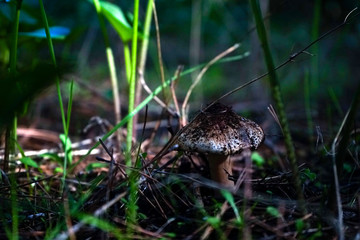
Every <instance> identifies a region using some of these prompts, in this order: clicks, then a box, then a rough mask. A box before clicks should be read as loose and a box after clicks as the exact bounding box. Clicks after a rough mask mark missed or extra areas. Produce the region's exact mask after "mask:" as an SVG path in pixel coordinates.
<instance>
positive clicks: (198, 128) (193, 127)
mask: <svg viewBox="0 0 360 240" xmlns="http://www.w3.org/2000/svg"><path fill="white" fill-rule="evenodd" d="M263 140H264V132H263V130H262V129H261V127H260V126H259V125H258V124H256V123H255V122H253V121H251V120H249V119H246V118H244V117H241V116H239V115H237V114H236V113H235V112H233V111H232V110H231V108H230V107H227V106H225V105H223V104H220V103H216V104H214V105H213V106H211V107H210V108H209V109H207V110H206V111H205V112H201V113H200V114H199V115H198V116H197V117H196V118H195V119H194V120H193V121H192V122H191V123H190V125H189V126H185V128H184V130H183V131H182V133H180V135H179V137H178V139H177V143H178V144H179V146H180V148H181V149H183V150H185V151H196V152H202V153H211V154H222V155H229V154H234V153H238V152H241V151H242V150H244V149H256V148H258V147H259V145H260V144H261V143H262V141H263Z"/></svg>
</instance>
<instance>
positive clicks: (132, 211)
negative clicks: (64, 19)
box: [125, 0, 140, 230]
mask: <svg viewBox="0 0 360 240" xmlns="http://www.w3.org/2000/svg"><path fill="white" fill-rule="evenodd" d="M139 2H140V1H139V0H134V22H133V37H132V49H131V63H132V66H131V78H130V83H129V107H128V109H129V113H131V112H132V111H134V105H135V104H134V103H135V86H136V65H137V59H136V58H137V40H138V25H139V4H140V3H139ZM133 122H134V121H133V118H130V119H129V121H128V123H127V135H126V153H125V164H126V166H127V167H128V168H127V174H128V176H129V191H130V195H129V202H128V209H127V216H126V217H127V221H129V223H130V224H135V223H136V217H137V204H136V198H137V179H136V177H135V176H137V174H132V170H131V169H130V167H132V165H133V163H132V162H133V161H132V157H131V149H132V136H133V135H132V132H133ZM134 162H135V161H134ZM129 230H130V227H129Z"/></svg>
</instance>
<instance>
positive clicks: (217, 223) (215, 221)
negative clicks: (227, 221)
mask: <svg viewBox="0 0 360 240" xmlns="http://www.w3.org/2000/svg"><path fill="white" fill-rule="evenodd" d="M206 221H207V222H208V223H209V224H210V225H211V226H213V227H214V228H217V227H219V226H220V219H219V218H217V217H208V218H206Z"/></svg>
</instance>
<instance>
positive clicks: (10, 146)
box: [4, 1, 21, 240]
mask: <svg viewBox="0 0 360 240" xmlns="http://www.w3.org/2000/svg"><path fill="white" fill-rule="evenodd" d="M14 3H15V14H14V16H15V18H14V25H13V29H12V31H13V32H12V39H11V40H12V45H11V51H10V74H11V75H12V76H15V75H16V64H17V45H18V36H19V19H20V9H21V1H15V2H14ZM16 131H17V117H16V115H15V116H14V119H13V121H12V123H11V124H10V125H9V126H7V129H6V135H5V142H6V144H5V156H4V171H5V172H7V171H8V170H9V160H10V155H12V154H15V142H16V139H17V134H16ZM10 184H11V187H10V194H11V217H12V229H11V235H10V239H12V240H17V239H19V229H18V228H19V213H18V207H19V206H18V203H17V192H16V189H17V183H16V179H15V174H11V175H10Z"/></svg>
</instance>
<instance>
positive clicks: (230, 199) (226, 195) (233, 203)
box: [221, 189, 242, 224]
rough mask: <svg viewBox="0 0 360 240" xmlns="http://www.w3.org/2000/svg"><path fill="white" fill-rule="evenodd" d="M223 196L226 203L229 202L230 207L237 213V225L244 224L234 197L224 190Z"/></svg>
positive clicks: (222, 191) (222, 190)
mask: <svg viewBox="0 0 360 240" xmlns="http://www.w3.org/2000/svg"><path fill="white" fill-rule="evenodd" d="M221 194H222V195H223V197H224V198H225V199H226V201H228V202H229V204H230V206H231V207H232V209H233V211H234V213H235V216H236V221H237V223H239V224H240V223H242V220H241V217H240V214H239V210H238V209H237V207H236V205H235V201H234V197H233V195H232V194H231V193H230V192H229V191H227V190H224V189H221Z"/></svg>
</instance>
